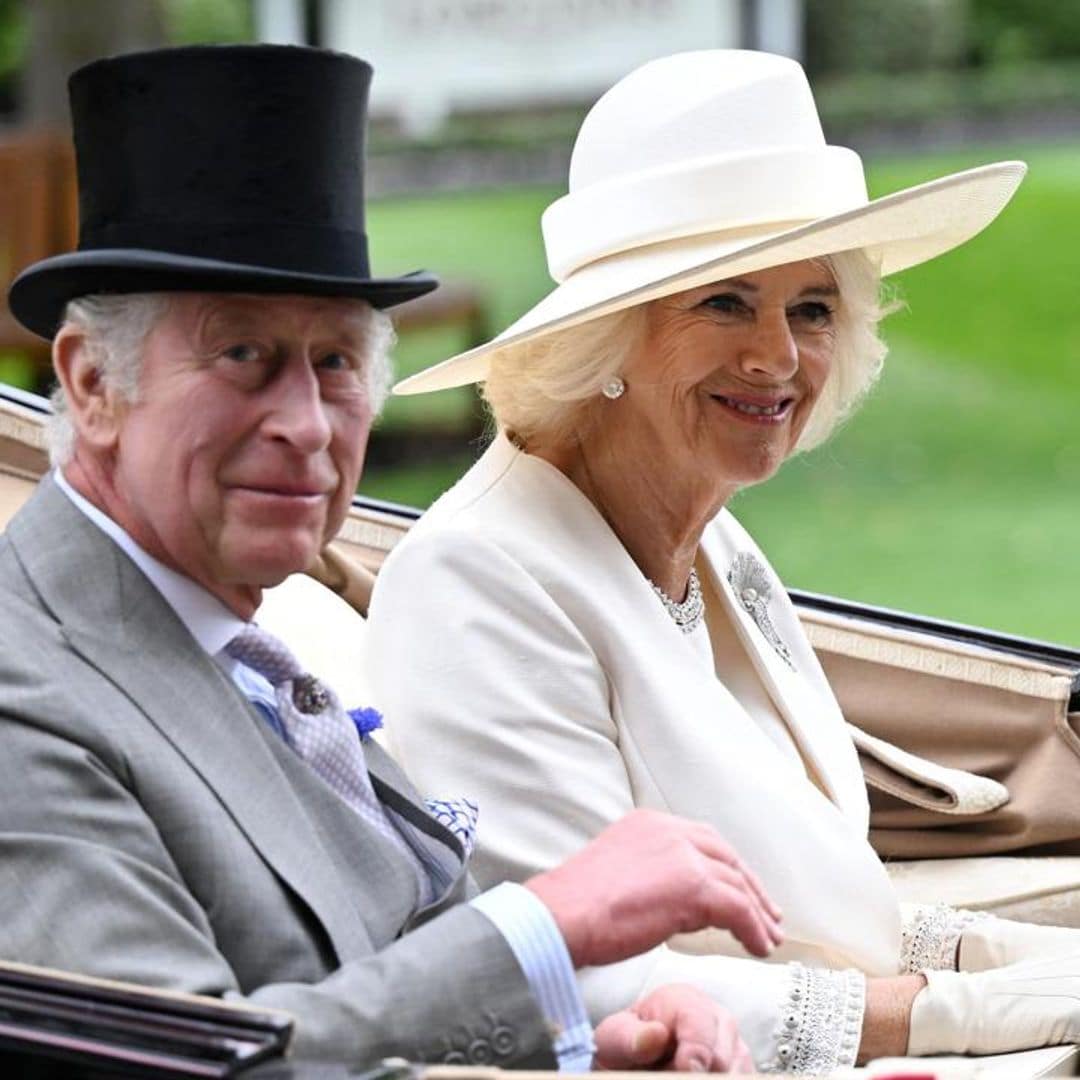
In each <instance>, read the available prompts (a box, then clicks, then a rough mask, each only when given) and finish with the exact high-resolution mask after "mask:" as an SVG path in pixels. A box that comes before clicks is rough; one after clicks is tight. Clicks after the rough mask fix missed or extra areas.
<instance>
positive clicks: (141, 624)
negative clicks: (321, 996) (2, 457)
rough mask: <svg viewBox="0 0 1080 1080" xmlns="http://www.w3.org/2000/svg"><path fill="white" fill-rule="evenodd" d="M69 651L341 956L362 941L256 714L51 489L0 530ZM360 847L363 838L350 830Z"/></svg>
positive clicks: (112, 549)
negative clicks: (137, 713) (142, 719)
mask: <svg viewBox="0 0 1080 1080" xmlns="http://www.w3.org/2000/svg"><path fill="white" fill-rule="evenodd" d="M8 533H9V536H10V537H11V540H12V543H13V545H14V546H15V549H16V551H17V553H18V555H19V557H20V560H21V561H22V563H23V565H24V567H25V568H26V571H27V574H28V576H29V577H30V579H31V580H32V582H33V583H34V585H35V587H36V588H37V589H38V591H39V594H40V596H41V598H42V600H43V602H44V604H45V605H46V607H47V608H48V609H49V610H50V611H51V612H52V613H53V615H54V617H55V618H56V619H57V620H58V621H59V622H60V623H61V624H62V626H63V628H64V632H65V635H66V637H67V639H68V640H69V642H70V643H71V646H72V648H73V649H74V650H75V651H76V652H77V653H79V654H80V655H81V656H83V657H84V658H85V659H86V660H87V661H88V662H89V663H90V664H92V665H93V666H94V667H95V668H97V670H99V671H100V672H101V673H102V675H103V676H104V677H105V678H107V679H109V680H110V681H111V682H112V683H114V684H115V685H116V686H117V687H118V688H120V689H121V690H122V691H123V692H124V693H125V694H126V695H127V696H128V697H129V698H130V700H131V701H132V702H133V703H134V704H135V705H136V706H137V707H138V708H139V709H140V710H141V711H142V712H143V713H144V715H145V716H146V717H147V718H148V720H149V721H150V723H151V724H153V725H154V726H155V727H156V728H157V729H158V731H159V732H160V733H161V734H162V735H163V736H164V737H165V738H166V739H167V740H168V741H169V742H170V743H171V744H172V745H173V746H174V747H175V749H176V750H177V751H178V752H179V753H180V754H181V755H182V756H183V758H184V759H185V760H186V761H187V763H188V764H189V765H190V766H191V768H192V769H194V770H195V772H197V773H198V774H199V775H200V776H201V777H202V779H203V780H204V781H205V783H206V784H207V785H208V786H209V787H210V788H211V789H212V790H213V791H214V792H215V794H216V795H217V797H218V798H219V799H220V801H221V803H222V805H223V806H224V807H225V808H226V809H227V811H228V812H229V814H230V815H231V816H232V818H233V820H234V821H235V822H236V824H237V826H238V827H239V828H240V829H241V831H243V832H244V833H245V835H246V836H247V837H248V839H249V840H250V841H251V843H252V844H253V845H254V847H255V848H256V849H257V850H258V851H259V852H260V853H261V854H262V856H263V857H264V858H265V859H266V861H267V863H268V864H269V865H270V866H271V867H272V868H273V869H274V871H275V872H276V873H277V874H278V875H279V876H280V877H281V878H282V879H283V880H284V881H285V882H286V883H287V884H288V885H289V887H290V888H292V889H293V890H294V891H295V892H296V893H297V894H298V895H299V896H300V897H302V899H303V900H304V902H305V903H306V904H307V905H308V906H309V907H310V908H311V910H312V911H313V912H314V913H315V915H316V917H317V918H318V919H319V920H320V921H321V922H322V924H323V926H324V927H325V929H326V931H327V933H328V934H329V937H330V939H331V941H332V942H333V944H334V947H335V949H336V951H337V953H338V955H339V958H341V959H345V958H348V957H349V956H352V955H359V954H362V953H364V952H365V951H367V950H368V949H369V948H370V940H369V938H368V936H367V933H366V930H365V928H364V926H363V922H362V920H361V919H359V918H357V914H356V907H355V905H354V904H353V903H352V902H351V900H350V898H349V895H348V892H347V890H346V888H345V884H344V882H343V881H342V879H341V877H340V875H339V874H338V872H337V870H336V869H335V867H334V865H333V863H332V862H331V860H330V859H329V858H328V856H327V854H326V852H325V849H324V847H323V844H322V841H321V838H320V835H319V831H318V829H317V828H316V827H315V825H314V824H313V822H312V821H311V818H310V816H309V810H308V808H307V807H306V806H305V805H303V804H302V803H301V801H300V799H299V798H298V795H297V792H296V791H295V789H294V787H293V785H292V784H291V783H290V782H289V780H288V778H287V777H286V775H285V773H284V771H283V769H282V766H281V763H280V762H279V761H278V760H277V758H276V756H275V753H274V751H273V749H272V748H271V746H270V744H269V743H268V741H267V736H265V735H264V733H263V730H262V728H261V726H260V725H261V721H260V720H259V719H258V717H257V715H256V714H255V711H254V709H252V707H251V706H250V705H249V704H248V703H247V701H246V700H245V699H244V698H243V696H242V695H241V694H240V692H239V691H238V690H237V689H236V688H235V687H234V686H233V684H232V683H231V681H230V680H229V679H228V678H227V677H226V676H225V674H224V673H223V672H222V671H221V670H220V669H219V668H218V667H217V665H216V664H214V663H213V661H212V660H210V659H209V657H207V655H206V654H205V653H204V652H203V651H202V649H201V648H200V647H199V646H198V644H197V643H196V642H195V640H194V639H193V638H192V637H191V635H190V634H189V633H188V631H187V629H186V628H185V627H184V626H183V624H182V623H181V622H180V621H179V619H178V618H177V617H176V615H175V614H174V613H173V611H172V609H171V608H170V607H169V605H168V604H167V603H166V602H165V600H164V599H163V598H162V597H161V595H160V594H159V593H158V592H157V590H156V589H155V588H154V587H153V586H152V585H151V584H150V583H149V582H148V581H147V580H146V578H145V577H144V576H143V575H142V573H141V572H140V571H139V570H138V568H137V567H136V566H135V565H134V564H133V563H132V562H131V561H130V560H129V559H128V558H127V557H126V556H125V555H124V554H123V552H122V551H120V549H119V548H118V547H117V546H116V545H115V544H114V543H113V542H112V541H111V540H110V539H109V538H108V537H107V536H105V534H104V533H102V532H101V531H100V530H99V529H98V528H97V527H96V526H95V525H94V524H93V523H92V522H90V521H89V520H88V519H87V518H86V517H85V516H84V515H83V514H82V513H80V512H79V511H78V510H77V509H76V508H75V507H74V506H73V505H72V504H71V503H70V501H69V500H68V499H67V498H66V496H64V495H63V493H62V492H60V491H59V490H58V489H57V488H56V487H55V485H54V484H53V483H52V482H51V481H48V480H46V481H44V482H43V483H42V485H41V487H40V488H39V491H38V492H37V493H36V494H35V496H34V498H33V500H32V501H31V502H30V503H28V504H27V506H26V507H25V509H24V510H23V512H22V513H21V514H20V515H19V516H18V517H17V518H16V519H15V520H13V521H12V523H11V525H10V526H9V529H8ZM357 833H358V843H359V842H362V840H363V832H362V830H357Z"/></svg>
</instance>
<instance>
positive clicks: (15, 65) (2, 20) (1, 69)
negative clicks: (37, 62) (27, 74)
mask: <svg viewBox="0 0 1080 1080" xmlns="http://www.w3.org/2000/svg"><path fill="white" fill-rule="evenodd" d="M25 48H26V17H25V12H24V11H23V6H22V4H20V3H19V0H0V113H10V112H12V111H14V109H15V85H16V80H17V77H18V73H19V64H20V63H21V62H22V56H23V52H24V50H25Z"/></svg>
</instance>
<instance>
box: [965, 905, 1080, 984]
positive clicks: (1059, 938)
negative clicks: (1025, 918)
mask: <svg viewBox="0 0 1080 1080" xmlns="http://www.w3.org/2000/svg"><path fill="white" fill-rule="evenodd" d="M1069 954H1077V955H1080V930H1072V929H1069V928H1068V927H1064V926H1038V925H1036V924H1035V923H1024V922H1014V921H1013V920H1012V919H999V918H996V917H994V916H991V917H990V918H987V919H980V920H979V921H978V922H975V923H972V924H971V925H970V926H969V927H968V928H967V929H966V930H965V931H964V932H963V934H961V935H960V949H959V953H958V956H959V963H958V965H957V966H958V967H959V969H960V970H961V971H987V970H989V969H990V968H997V967H1006V966H1007V965H1009V964H1017V963H1021V962H1022V961H1024V960H1039V959H1043V958H1045V959H1051V958H1053V957H1060V956H1068V955H1069Z"/></svg>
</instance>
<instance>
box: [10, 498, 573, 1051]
mask: <svg viewBox="0 0 1080 1080" xmlns="http://www.w3.org/2000/svg"><path fill="white" fill-rule="evenodd" d="M368 761H369V765H370V767H371V772H372V776H373V781H374V783H375V785H376V788H377V790H378V791H379V794H380V796H381V797H382V799H383V800H384V802H386V803H387V804H388V805H390V806H391V807H392V808H393V809H395V810H396V811H397V812H398V813H400V814H402V815H403V816H405V817H407V818H408V819H409V820H410V821H411V822H413V823H414V824H415V825H416V827H418V828H420V829H422V830H424V831H425V832H426V833H427V834H428V836H429V837H430V838H432V839H433V840H434V841H436V842H438V843H441V844H444V845H446V846H447V847H448V848H450V849H452V850H453V852H454V853H455V854H457V856H458V860H459V861H460V848H459V847H458V846H457V841H456V840H455V838H454V837H453V836H452V835H451V834H450V833H449V832H447V831H445V830H443V829H442V828H441V826H439V825H438V824H437V823H435V822H433V821H432V820H431V819H430V818H429V817H428V816H427V815H426V814H425V813H424V812H423V811H422V810H420V809H419V807H418V806H417V805H416V799H417V797H416V795H415V793H414V792H413V790H412V788H411V787H410V785H409V784H408V782H407V781H406V779H405V777H404V776H403V775H402V774H401V772H400V771H399V770H398V769H397V768H396V767H395V766H394V764H393V762H392V761H391V760H390V759H389V758H388V757H387V756H386V755H385V754H383V753H382V752H381V751H380V750H379V749H378V747H374V746H371V747H370V750H369V754H368ZM467 888H468V885H467V879H466V875H465V874H464V872H463V871H462V872H461V873H459V874H458V875H457V879H456V880H455V881H454V882H453V883H452V884H451V885H450V887H449V888H448V889H447V890H446V891H445V892H444V894H443V895H442V896H441V897H439V898H438V900H437V901H436V902H435V903H434V904H432V905H430V906H429V907H428V908H426V909H424V910H423V911H420V912H416V911H414V896H415V882H414V879H413V877H412V871H411V869H410V868H409V867H408V866H406V865H403V859H402V858H401V856H400V855H398V853H397V852H396V851H395V850H394V849H393V848H392V847H390V846H389V845H388V844H387V843H386V841H385V840H383V839H382V838H381V837H379V836H377V835H372V832H371V830H369V829H368V828H367V827H366V826H365V825H364V824H363V823H362V822H361V821H360V820H359V819H358V818H357V816H356V815H355V814H354V813H353V812H352V811H351V810H350V809H349V808H348V807H347V806H346V805H345V804H344V803H343V802H342V801H341V800H340V799H339V798H338V797H337V796H336V795H335V794H334V793H333V792H332V791H331V790H330V789H329V788H328V787H327V786H326V785H325V784H324V783H323V782H322V780H321V779H320V778H319V777H318V776H317V775H316V774H315V773H314V772H313V771H312V770H311V769H310V768H308V766H307V765H305V764H304V763H303V762H302V761H300V760H299V759H298V758H297V757H296V756H295V755H294V754H293V753H292V751H291V750H289V748H288V747H287V746H285V745H284V744H283V743H282V742H281V741H280V740H279V739H278V738H277V737H276V736H275V735H274V734H273V733H272V732H271V731H270V730H269V729H268V727H267V725H266V724H265V723H264V722H262V721H261V720H260V719H259V717H258V715H257V713H256V712H255V710H254V709H253V708H252V707H251V706H250V705H249V703H248V702H247V701H246V700H245V698H244V697H243V696H242V695H241V694H240V693H239V691H238V690H237V689H236V688H235V687H234V685H233V684H232V683H231V681H230V680H229V679H228V678H227V677H226V676H225V675H224V674H223V673H222V672H221V671H220V669H219V668H218V667H217V666H216V665H215V664H214V663H213V662H212V661H211V660H210V659H209V658H208V657H207V656H206V654H205V653H204V652H203V651H202V650H201V649H200V648H199V646H198V645H197V644H196V642H195V641H194V639H193V638H192V637H191V636H190V634H189V633H188V631H187V630H186V629H185V627H184V626H183V624H182V623H181V622H180V621H179V620H178V619H177V617H176V615H175V614H174V613H173V611H172V609H171V608H170V607H169V606H168V604H166V602H165V601H164V600H163V599H162V597H161V595H160V594H159V593H158V592H157V590H156V589H154V587H153V586H151V585H150V583H149V582H148V581H147V580H146V578H145V577H144V576H143V575H142V574H141V572H140V571H139V570H138V569H137V568H136V567H135V566H134V564H133V563H132V562H131V561H130V560H129V559H128V558H127V557H126V556H125V555H124V554H123V552H121V551H120V549H119V548H117V547H116V545H115V544H114V543H113V542H112V541H111V540H110V539H109V538H108V537H106V536H105V535H104V534H103V533H102V532H101V531H100V530H99V529H97V528H96V527H95V526H94V525H93V524H92V523H91V522H89V521H88V520H87V519H86V518H85V517H84V516H83V515H82V514H81V513H80V512H79V511H78V510H76V509H75V507H73V506H72V505H71V503H70V502H69V501H68V500H67V498H66V497H65V496H64V495H63V493H61V492H60V491H59V490H58V489H57V488H56V486H55V484H53V483H52V481H50V480H46V481H44V482H43V483H42V484H41V486H40V487H39V490H38V491H37V493H36V494H35V495H34V497H33V498H32V499H31V500H30V501H29V502H28V503H27V504H26V506H24V507H23V509H22V510H21V511H20V513H19V514H18V515H17V516H16V517H15V518H14V519H13V520H12V522H11V523H10V525H9V527H8V530H7V532H6V533H5V534H4V535H3V537H0V955H3V956H4V957H6V958H10V959H16V960H21V961H24V962H28V963H36V964H45V965H49V966H53V967H58V968H63V969H68V970H74V971H80V972H87V973H90V974H94V975H99V976H103V977H109V978H117V979H127V980H132V981H135V982H139V983H145V984H149V985H153V986H158V987H166V988H174V989H180V990H185V991H190V992H195V993H201V994H214V995H225V996H238V997H244V998H247V999H249V1000H250V1001H252V1002H253V1003H257V1004H259V1005H264V1006H272V1007H277V1008H283V1009H287V1010H288V1011H289V1012H291V1013H293V1014H294V1015H295V1016H296V1018H297V1021H298V1024H297V1041H296V1051H297V1053H298V1054H301V1055H304V1056H317V1057H336V1058H339V1059H344V1060H347V1061H350V1062H371V1061H375V1060H377V1059H379V1058H381V1057H384V1056H387V1055H395V1054H398V1055H404V1056H407V1057H411V1058H414V1059H421V1060H428V1061H431V1060H442V1061H457V1062H466V1061H470V1062H475V1063H483V1062H490V1063H492V1064H498V1065H518V1066H531V1067H551V1066H552V1065H553V1064H554V1059H553V1056H552V1053H551V1048H550V1039H549V1034H548V1032H547V1030H546V1026H545V1024H544V1021H543V1017H542V1016H541V1015H540V1013H539V1011H538V1009H537V1007H536V1005H535V1003H534V1001H533V999H532V996H531V994H530V993H529V989H528V985H527V983H526V981H525V979H524V976H523V975H522V973H521V971H520V968H519V967H518V965H517V963H516V961H515V960H514V958H513V954H512V953H511V951H510V949H509V947H508V946H507V945H506V942H505V941H504V939H503V938H502V936H501V935H500V934H499V933H498V931H496V930H495V928H494V927H493V926H492V925H491V923H490V922H489V921H488V920H487V919H486V918H485V917H484V916H483V915H481V914H480V913H479V912H477V911H475V910H474V909H472V908H471V907H469V906H468V905H466V904H462V903H460V901H461V900H462V899H463V898H464V896H465V892H466V889H467Z"/></svg>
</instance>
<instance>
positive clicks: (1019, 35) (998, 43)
mask: <svg viewBox="0 0 1080 1080" xmlns="http://www.w3.org/2000/svg"><path fill="white" fill-rule="evenodd" d="M969 3H970V5H971V47H972V55H973V57H974V58H975V60H976V61H977V62H978V63H983V64H996V63H1001V62H1011V61H1018V60H1020V61H1022V60H1042V59H1064V58H1066V57H1080V3H1078V2H1077V0H969Z"/></svg>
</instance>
